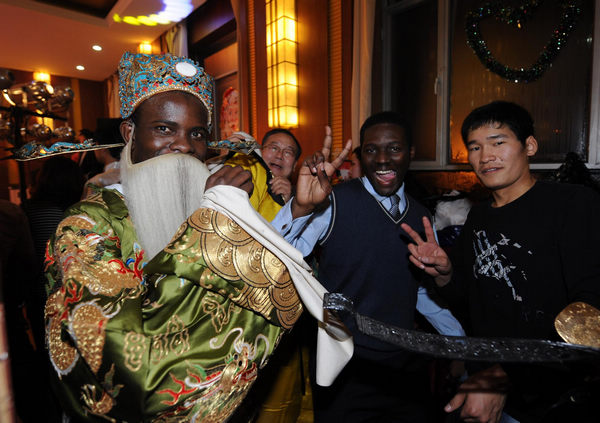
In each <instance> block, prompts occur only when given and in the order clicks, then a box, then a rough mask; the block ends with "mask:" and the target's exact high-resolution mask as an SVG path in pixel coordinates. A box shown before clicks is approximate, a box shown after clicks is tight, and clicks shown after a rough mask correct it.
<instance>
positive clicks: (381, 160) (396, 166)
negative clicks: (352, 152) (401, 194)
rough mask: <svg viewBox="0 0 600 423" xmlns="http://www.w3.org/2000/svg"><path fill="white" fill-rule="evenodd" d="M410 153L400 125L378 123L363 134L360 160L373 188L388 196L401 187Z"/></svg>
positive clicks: (411, 154) (410, 149)
mask: <svg viewBox="0 0 600 423" xmlns="http://www.w3.org/2000/svg"><path fill="white" fill-rule="evenodd" d="M413 154H414V150H413V149H412V148H411V147H410V145H409V142H408V140H407V139H406V134H405V131H404V129H403V128H402V127H401V126H399V125H396V124H393V123H379V124H376V125H373V126H371V127H370V128H368V129H367V130H366V131H365V133H364V138H363V143H362V146H361V158H360V162H361V165H362V169H363V172H364V174H365V176H366V177H367V178H368V179H369V182H370V183H371V185H373V188H374V189H375V191H376V192H377V193H378V194H379V195H384V196H389V195H392V194H394V193H395V192H396V191H397V190H398V189H399V188H400V186H402V183H403V182H404V175H405V174H406V171H407V170H408V165H409V164H410V159H411V158H412V156H413Z"/></svg>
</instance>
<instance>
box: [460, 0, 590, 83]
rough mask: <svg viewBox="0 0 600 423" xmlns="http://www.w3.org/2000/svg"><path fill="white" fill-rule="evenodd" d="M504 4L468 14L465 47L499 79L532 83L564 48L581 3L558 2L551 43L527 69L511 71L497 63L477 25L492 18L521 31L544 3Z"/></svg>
mask: <svg viewBox="0 0 600 423" xmlns="http://www.w3.org/2000/svg"><path fill="white" fill-rule="evenodd" d="M504 3H505V2H502V1H490V2H487V3H485V4H484V5H483V6H481V7H479V8H476V9H473V10H471V11H469V12H468V13H467V18H466V22H465V30H466V31H467V44H468V45H469V47H471V48H472V49H473V51H474V52H475V54H476V55H477V57H478V58H479V60H480V61H481V63H482V64H483V65H484V66H485V67H486V68H487V69H489V70H490V71H492V72H494V73H496V74H498V75H500V76H501V77H502V78H504V79H506V80H508V81H511V82H516V83H518V82H525V83H527V82H533V81H535V80H537V79H539V78H540V77H541V76H542V75H543V74H544V72H545V71H546V70H547V69H548V67H550V65H551V64H552V62H553V61H554V59H555V58H556V56H557V55H558V53H559V51H560V49H561V48H564V47H565V45H566V43H567V39H568V38H569V35H571V32H573V30H574V29H575V24H576V23H577V19H578V18H579V15H580V14H581V0H561V1H559V2H558V3H559V4H560V7H561V9H562V14H561V18H560V24H559V25H558V27H557V28H555V29H554V31H553V32H552V37H551V38H550V41H548V43H547V44H546V45H545V46H544V49H543V50H542V53H541V54H540V55H539V57H538V59H537V60H536V61H535V63H534V64H533V65H532V66H531V67H530V68H527V69H524V68H519V69H516V68H511V67H509V66H506V65H503V64H502V63H500V62H498V60H496V58H495V57H494V56H493V55H492V53H491V52H490V50H489V49H488V47H487V44H486V42H485V41H484V40H483V38H482V34H481V30H480V28H479V24H480V22H481V21H483V20H484V19H487V18H490V17H492V18H494V19H496V20H499V21H500V22H503V23H505V24H508V25H511V26H513V27H516V28H521V27H522V26H523V25H524V24H525V23H526V22H528V21H529V20H531V19H532V18H533V14H534V13H535V11H536V9H537V8H538V7H539V6H540V5H541V4H542V3H543V0H531V1H524V2H523V4H522V5H521V6H519V7H518V8H514V7H509V6H506V5H505V4H504Z"/></svg>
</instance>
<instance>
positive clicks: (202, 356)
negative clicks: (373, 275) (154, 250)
mask: <svg viewBox="0 0 600 423" xmlns="http://www.w3.org/2000/svg"><path fill="white" fill-rule="evenodd" d="M46 266H47V277H48V282H49V286H48V291H49V298H48V301H47V303H46V309H45V316H46V341H47V347H48V350H49V354H50V359H51V362H52V365H53V367H54V376H55V377H54V381H53V382H54V385H55V389H56V392H57V393H58V395H59V397H60V398H61V403H62V405H63V407H64V408H65V410H66V411H67V413H68V414H70V415H72V416H73V417H74V418H80V419H85V421H103V422H104V421H127V422H139V421H151V422H183V421H186V422H187V421H196V422H223V421H225V420H226V419H227V418H228V416H229V415H230V414H231V413H232V412H233V411H234V410H235V408H236V407H237V405H239V403H240V402H241V400H242V399H243V398H244V396H245V395H246V393H247V392H248V389H249V388H250V386H251V385H252V383H253V382H254V380H255V379H256V375H257V371H258V369H260V368H261V367H263V366H264V365H265V364H266V362H267V359H268V357H269V356H270V354H271V353H272V352H273V350H274V348H275V346H276V345H277V343H278V342H279V339H280V337H281V335H282V333H283V332H284V331H285V330H286V329H288V328H290V327H291V326H292V325H293V324H294V322H295V321H296V319H297V318H298V317H299V315H300V314H301V311H302V305H301V303H300V300H299V298H298V296H297V293H296V290H295V288H294V286H293V283H292V281H291V279H290V276H289V273H288V271H287V269H286V267H285V266H284V265H283V263H281V261H280V260H279V259H278V258H277V257H275V256H274V255H273V254H272V253H270V252H269V251H268V250H267V249H265V248H264V247H263V246H262V245H261V244H259V243H258V242H256V241H255V240H254V239H253V238H252V237H251V236H250V235H248V233H247V232H245V231H244V230H243V229H242V228H240V227H239V226H238V225H236V223H235V222H234V221H232V220H231V219H229V218H228V217H226V216H225V215H223V214H220V213H218V212H216V211H214V210H212V209H207V208H205V209H199V210H197V211H196V212H195V213H194V214H193V215H192V216H191V217H190V218H189V219H188V220H187V221H186V222H185V223H184V224H183V225H182V226H181V227H180V229H179V231H178V233H177V234H175V236H174V237H173V239H172V241H171V242H170V244H169V245H168V246H167V247H166V248H165V249H164V250H163V251H162V252H161V253H159V254H158V255H157V256H155V257H153V258H152V259H151V260H149V261H148V260H147V258H146V257H145V256H144V251H143V250H142V249H141V247H140V246H139V245H138V244H137V240H136V235H135V231H134V228H133V225H132V222H131V220H130V218H129V213H128V210H127V207H126V205H125V203H124V201H123V197H122V196H121V195H120V194H119V193H118V192H116V191H112V190H100V191H99V192H98V193H96V194H94V195H93V196H92V197H90V198H88V199H87V200H85V201H83V202H81V203H79V204H77V205H75V206H74V207H72V208H71V209H70V210H69V211H68V213H67V216H66V218H65V219H64V220H63V221H62V222H61V224H60V225H59V227H58V229H57V231H56V234H55V236H54V237H53V238H52V239H51V241H50V243H49V246H48V251H47V255H46Z"/></svg>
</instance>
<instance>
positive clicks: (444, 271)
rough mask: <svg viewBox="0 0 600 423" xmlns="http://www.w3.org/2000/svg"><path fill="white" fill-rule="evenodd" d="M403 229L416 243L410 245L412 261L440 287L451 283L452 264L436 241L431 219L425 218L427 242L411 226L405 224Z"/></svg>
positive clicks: (424, 225)
mask: <svg viewBox="0 0 600 423" xmlns="http://www.w3.org/2000/svg"><path fill="white" fill-rule="evenodd" d="M401 227H402V229H404V231H405V232H406V233H407V234H408V236H410V237H411V238H412V240H413V241H414V242H415V243H414V244H409V245H408V251H409V252H410V256H409V259H410V261H411V262H412V263H413V264H414V265H415V266H417V267H418V268H419V269H422V270H423V271H424V272H425V273H427V274H428V275H430V276H433V278H434V279H435V282H436V283H437V285H438V286H444V285H446V284H447V283H448V282H450V278H451V277H452V263H451V262H450V259H449V258H448V255H447V254H446V252H445V251H444V250H443V248H442V247H440V246H439V245H438V243H437V241H436V240H435V235H434V233H433V227H432V226H431V222H429V219H427V218H426V217H425V216H423V227H424V228H425V238H426V239H425V241H424V240H423V239H422V238H421V236H420V235H419V234H418V233H417V232H416V231H415V230H413V228H411V227H410V225H408V224H406V223H403V224H402V225H401Z"/></svg>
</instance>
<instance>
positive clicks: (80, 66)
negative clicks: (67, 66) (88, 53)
mask: <svg viewBox="0 0 600 423" xmlns="http://www.w3.org/2000/svg"><path fill="white" fill-rule="evenodd" d="M75 69H77V70H85V67H84V66H82V65H77V66H75Z"/></svg>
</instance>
